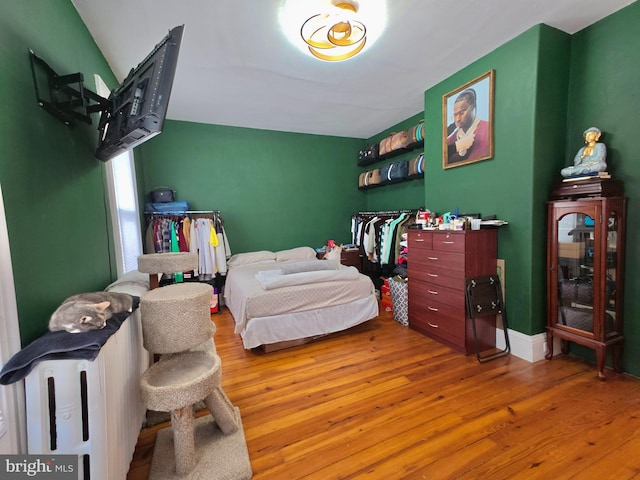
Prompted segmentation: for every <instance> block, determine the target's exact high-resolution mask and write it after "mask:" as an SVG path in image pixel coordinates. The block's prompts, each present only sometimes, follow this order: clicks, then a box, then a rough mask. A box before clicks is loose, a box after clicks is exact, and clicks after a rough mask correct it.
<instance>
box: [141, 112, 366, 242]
mask: <svg viewBox="0 0 640 480" xmlns="http://www.w3.org/2000/svg"><path fill="white" fill-rule="evenodd" d="M165 127H166V128H165V130H164V132H163V133H162V135H159V136H158V137H156V138H154V139H153V140H152V141H150V142H147V143H145V144H143V145H141V147H140V148H139V149H137V150H136V159H137V162H138V164H139V166H140V169H141V171H143V172H144V173H143V178H144V180H143V182H142V187H141V189H142V191H144V192H149V191H150V190H151V189H153V188H154V187H157V186H169V187H171V188H173V189H174V190H176V193H177V198H178V199H180V200H187V201H188V202H189V204H190V207H191V208H192V209H195V210H208V209H214V210H221V211H222V215H223V218H224V221H225V230H226V232H227V236H228V238H229V243H230V246H231V250H232V252H234V253H239V252H247V251H252V250H263V249H267V250H280V249H285V248H291V247H297V246H300V245H308V246H311V247H321V246H323V245H325V244H326V241H327V240H328V239H333V240H335V241H336V242H340V243H348V242H349V241H350V238H351V234H350V230H349V229H350V218H351V215H352V214H353V213H355V212H357V211H358V210H362V208H363V207H364V206H365V197H364V194H363V192H360V191H359V190H358V189H357V185H358V175H359V168H358V167H357V152H358V151H359V150H360V148H361V146H362V144H363V140H362V139H354V138H340V137H329V136H321V135H306V134H297V133H286V132H274V131H267V130H256V129H249V128H237V127H224V126H218V125H204V124H199V123H189V122H178V121H168V122H166V124H165Z"/></svg>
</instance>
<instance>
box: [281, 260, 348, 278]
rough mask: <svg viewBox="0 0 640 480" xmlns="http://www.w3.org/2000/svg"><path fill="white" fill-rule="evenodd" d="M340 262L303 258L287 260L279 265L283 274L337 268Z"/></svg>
mask: <svg viewBox="0 0 640 480" xmlns="http://www.w3.org/2000/svg"><path fill="white" fill-rule="evenodd" d="M339 268H340V263H338V262H336V261H334V260H305V261H302V262H288V263H285V264H283V265H282V266H281V267H280V271H281V272H282V273H283V274H284V275H288V274H290V273H302V272H315V271H318V270H338V269H339Z"/></svg>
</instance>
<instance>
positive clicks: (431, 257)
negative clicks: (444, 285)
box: [409, 250, 465, 277]
mask: <svg viewBox="0 0 640 480" xmlns="http://www.w3.org/2000/svg"><path fill="white" fill-rule="evenodd" d="M409 269H410V272H417V271H432V272H434V273H445V272H446V271H450V272H456V274H459V275H461V276H463V277H464V271H465V258H464V255H463V254H461V253H451V252H443V251H437V250H429V251H424V252H423V251H420V252H418V254H416V252H415V250H414V251H413V252H412V251H411V250H409ZM449 276H453V274H450V275H449Z"/></svg>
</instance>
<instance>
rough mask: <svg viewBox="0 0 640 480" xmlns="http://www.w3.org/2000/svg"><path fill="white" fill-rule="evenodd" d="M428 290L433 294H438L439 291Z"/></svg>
mask: <svg viewBox="0 0 640 480" xmlns="http://www.w3.org/2000/svg"><path fill="white" fill-rule="evenodd" d="M427 292H429V293H430V294H431V295H438V292H436V291H435V290H427Z"/></svg>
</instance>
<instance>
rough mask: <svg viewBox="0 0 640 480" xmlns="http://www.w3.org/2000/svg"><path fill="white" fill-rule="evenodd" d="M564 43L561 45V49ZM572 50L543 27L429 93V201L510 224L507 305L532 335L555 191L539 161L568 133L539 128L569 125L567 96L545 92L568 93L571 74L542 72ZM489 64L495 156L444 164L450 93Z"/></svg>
mask: <svg viewBox="0 0 640 480" xmlns="http://www.w3.org/2000/svg"><path fill="white" fill-rule="evenodd" d="M558 45H560V46H561V47H562V48H554V47H557V46H558ZM568 55H569V49H568V40H567V39H566V38H565V37H563V36H562V35H558V32H557V31H555V30H553V29H551V28H549V27H546V26H544V25H538V26H536V27H533V28H531V29H530V30H528V31H526V32H524V33H523V34H521V35H519V36H518V37H516V38H515V39H513V40H511V41H510V42H508V43H506V44H504V45H503V46H501V47H499V48H498V49H496V50H494V51H493V52H491V53H490V54H488V55H486V56H485V57H483V58H481V59H480V60H478V61H476V62H474V63H473V64H471V65H469V66H467V67H466V68H464V69H462V70H460V71H459V72H457V73H456V74H454V75H452V76H451V77H449V78H447V79H446V80H444V81H443V82H441V83H439V84H438V85H436V86H434V87H433V88H430V89H429V90H427V91H426V92H425V112H426V115H425V119H426V120H425V121H426V125H428V128H427V129H426V131H427V133H426V136H425V156H426V168H425V199H426V200H425V203H426V206H427V208H429V209H430V210H433V211H436V212H438V213H444V212H448V211H455V209H456V208H458V209H459V211H461V212H479V213H481V214H482V215H483V216H484V215H496V216H497V217H498V218H499V219H502V220H506V221H508V222H509V225H508V226H505V227H502V228H501V229H500V232H499V235H498V238H499V245H498V256H499V257H500V258H503V259H504V260H505V266H506V268H505V271H506V272H505V282H506V287H505V292H506V296H507V297H508V301H507V302H506V304H507V308H508V315H509V321H510V325H511V327H512V328H513V329H514V330H517V331H520V332H523V333H525V334H528V335H531V334H535V333H540V332H542V331H543V330H544V325H545V319H546V314H545V305H546V298H545V295H543V294H542V292H543V291H544V276H543V275H542V273H541V268H543V267H540V265H542V266H543V265H544V255H545V242H544V231H545V220H544V219H545V213H544V212H545V210H544V203H543V202H542V201H541V198H546V195H547V193H548V189H549V183H550V178H549V177H550V173H549V172H550V171H549V167H545V168H538V164H539V163H541V162H543V163H545V164H548V163H549V157H552V158H554V157H555V158H561V157H562V155H563V151H564V137H563V136H562V135H559V137H560V138H554V139H553V141H552V142H547V141H546V140H543V139H541V138H540V137H538V136H537V135H534V134H533V133H534V132H535V131H536V130H539V131H540V133H541V134H545V137H544V138H546V131H547V130H551V129H553V128H555V129H556V130H557V131H559V132H562V131H564V119H565V116H564V108H566V107H564V106H565V105H566V102H562V103H561V104H560V105H562V108H558V107H553V108H549V107H548V106H547V104H548V103H550V102H551V101H552V100H553V99H554V96H550V98H549V99H548V100H547V99H546V98H541V93H540V92H541V91H544V90H545V89H549V88H550V87H552V88H553V89H556V90H557V91H558V93H557V94H556V95H555V97H558V98H560V100H561V99H562V95H563V93H562V92H566V81H567V76H566V74H561V75H559V76H557V77H554V76H551V77H550V76H548V75H543V73H544V72H545V71H547V70H549V68H550V66H553V65H556V64H557V63H562V62H564V63H565V64H566V63H567V60H568ZM489 70H494V71H495V85H494V156H493V158H492V159H490V160H485V161H480V162H477V163H474V164H471V165H464V166H460V167H455V168H449V169H446V170H445V169H443V168H442V135H443V133H442V132H443V125H442V110H443V108H442V99H443V96H444V95H446V94H448V93H449V92H451V91H453V90H455V89H456V88H458V87H459V86H461V85H463V84H465V83H467V82H469V81H471V80H473V79H474V78H477V77H479V76H480V75H482V74H484V73H486V72H488V71H489ZM563 80H564V83H563ZM541 105H542V107H544V111H543V112H542V113H545V114H546V113H550V114H552V115H548V116H547V117H546V119H545V122H546V123H541V122H540V120H539V113H540V112H539V109H540V108H541ZM554 109H555V110H557V111H554ZM556 117H558V118H556ZM556 136H557V135H556ZM554 137H555V136H554ZM545 142H546V143H545ZM541 282H542V283H541ZM541 285H542V286H541Z"/></svg>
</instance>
